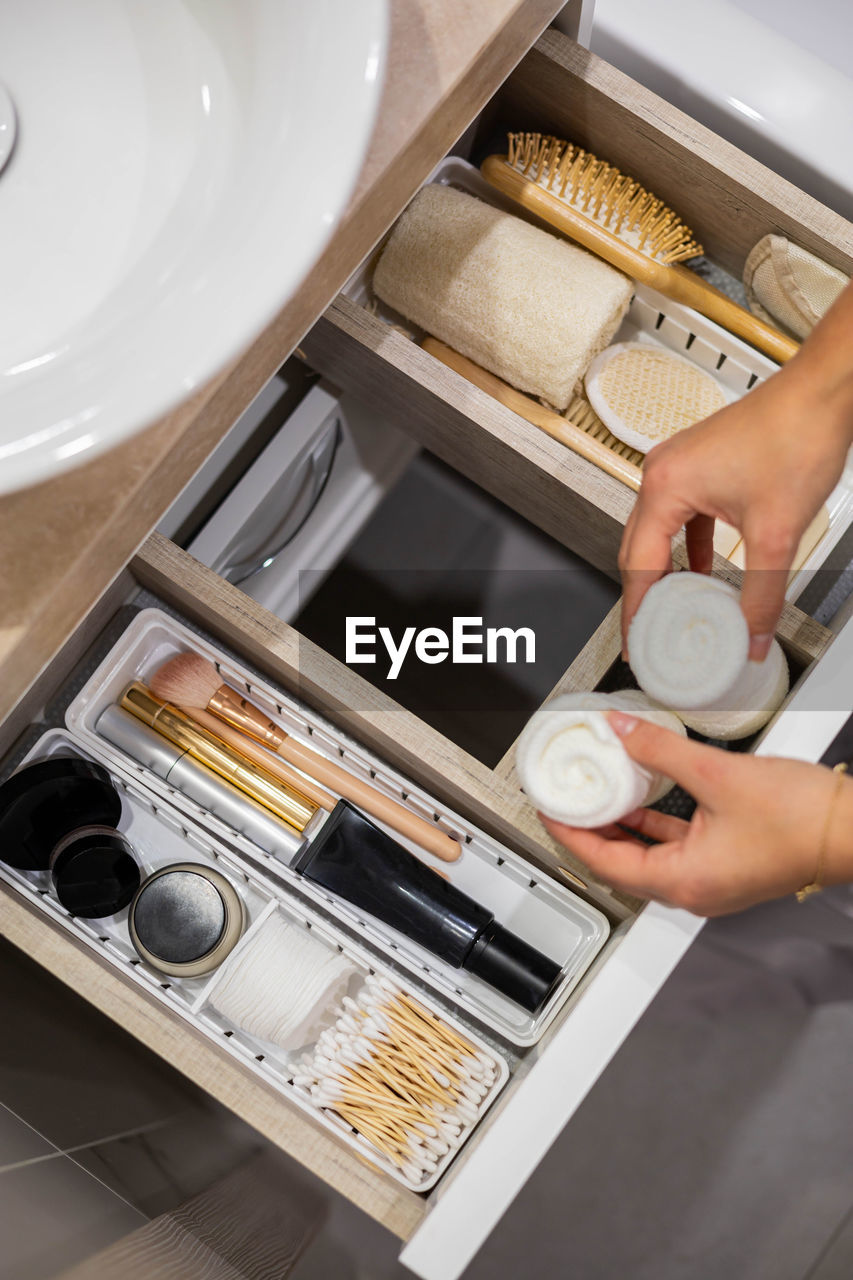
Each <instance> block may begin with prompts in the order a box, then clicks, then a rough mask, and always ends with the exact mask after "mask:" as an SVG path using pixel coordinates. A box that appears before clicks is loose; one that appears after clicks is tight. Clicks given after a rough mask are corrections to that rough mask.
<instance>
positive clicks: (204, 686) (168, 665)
mask: <svg viewBox="0 0 853 1280" xmlns="http://www.w3.org/2000/svg"><path fill="white" fill-rule="evenodd" d="M148 684H149V688H150V689H151V692H152V693H153V694H154V696H155V698H161V699H162V700H163V702H171V703H172V704H173V705H174V706H177V707H202V708H204V707H206V706H207V704H208V703H209V702H210V699H211V698H212V697H213V695H214V694H215V693H216V690H217V689H218V688H219V687H220V686H221V684H222V676H221V675H220V674H219V672H218V671H217V670H216V667H215V666H214V665H213V663H212V662H209V661H208V659H207V658H203V657H202V656H201V654H200V653H192V652H189V653H179V654H178V655H177V657H175V658H170V659H169V661H168V662H164V663H163V665H162V667H158V669H157V670H156V671H155V672H154V674H153V676H152V677H151V679H150V680H149V682H148Z"/></svg>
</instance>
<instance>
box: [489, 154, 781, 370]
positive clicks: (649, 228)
mask: <svg viewBox="0 0 853 1280" xmlns="http://www.w3.org/2000/svg"><path fill="white" fill-rule="evenodd" d="M482 172H483V176H484V177H485V178H486V179H487V180H488V181H489V182H491V183H492V185H493V186H495V187H497V188H498V190H499V191H502V192H503V193H504V195H507V196H510V197H511V198H512V199H513V200H515V201H517V203H518V204H520V205H521V206H522V207H523V208H525V209H527V210H529V212H531V213H534V214H536V215H537V216H538V217H540V218H542V219H543V220H544V221H545V222H548V223H550V224H551V226H552V227H556V228H557V229H558V230H559V231H562V232H563V234H564V235H567V236H569V237H570V239H572V240H574V241H576V242H577V243H578V244H582V245H583V246H584V248H586V249H591V250H592V252H593V253H597V254H598V255H599V257H601V258H604V259H605V261H607V262H609V263H610V264H611V266H614V267H618V268H619V270H620V271H624V272H625V274H626V275H629V276H631V278H632V279H633V280H637V281H639V282H641V283H642V284H647V285H649V286H650V287H651V288H652V289H657V291H658V293H662V294H664V296H665V297H667V298H672V299H673V301H675V302H681V303H684V304H685V306H688V307H694V308H695V309H696V310H697V311H699V312H701V314H702V315H704V316H707V317H708V318H709V319H710V320H715V321H716V322H717V323H718V324H721V325H722V326H723V327H724V328H725V329H728V330H729V331H730V332H731V333H733V334H736V335H737V337H739V338H744V339H745V340H746V341H747V342H751V343H752V344H753V346H755V347H758V349H759V350H761V351H764V352H766V353H767V355H769V356H771V357H772V358H773V359H774V360H778V361H780V362H784V361H785V360H790V359H791V357H792V356H794V355H796V353H797V351H798V350H799V345H798V343H796V342H794V341H792V339H790V338H787V337H785V335H784V334H781V333H779V332H778V330H776V329H773V328H772V327H771V326H770V325H768V324H764V322H763V321H761V320H759V319H758V318H757V317H756V316H753V315H751V314H750V313H749V312H748V311H745V310H744V309H743V307H739V306H738V305H737V303H735V302H733V301H732V300H731V298H727V297H726V295H725V294H724V293H720V291H719V290H718V289H715V288H714V287H713V286H712V285H710V284H708V283H707V282H706V281H705V280H702V279H701V278H700V277H699V276H697V275H695V274H694V273H693V272H692V271H688V270H687V269H686V268H685V267H682V266H679V265H678V264H679V263H681V262H684V261H686V260H687V259H688V258H694V257H696V256H698V255H699V254H700V253H701V252H702V246H701V245H700V244H698V243H697V242H696V240H695V239H694V238H693V234H692V232H691V231H690V229H689V228H688V227H686V226H685V225H684V223H683V222H682V221H681V220H680V219H679V218H678V217H677V216H676V215H675V214H674V213H673V212H672V210H671V209H668V208H667V206H666V205H665V204H664V203H663V201H662V200H659V199H658V198H657V197H656V196H654V195H652V194H651V192H649V191H646V190H645V188H643V187H641V186H640V184H639V183H638V182H637V181H636V180H635V179H634V178H630V177H628V176H627V175H625V174H623V173H621V172H620V171H619V170H618V169H616V168H614V167H613V165H610V164H607V163H606V161H604V160H599V159H597V157H596V156H594V155H591V154H590V153H589V152H587V151H583V150H581V148H580V147H576V146H574V145H573V144H572V143H569V142H561V141H560V139H559V138H552V137H548V136H544V135H542V134H539V133H511V134H510V135H509V146H508V153H507V155H505V156H499V155H492V156H487V157H486V159H485V160H484V161H483V164H482Z"/></svg>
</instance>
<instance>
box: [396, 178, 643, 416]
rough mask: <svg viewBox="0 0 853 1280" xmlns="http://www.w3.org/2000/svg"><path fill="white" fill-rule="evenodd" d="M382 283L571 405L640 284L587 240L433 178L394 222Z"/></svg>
mask: <svg viewBox="0 0 853 1280" xmlns="http://www.w3.org/2000/svg"><path fill="white" fill-rule="evenodd" d="M373 289H374V292H375V293H376V296H377V297H378V298H380V299H381V300H382V301H383V302H385V303H387V304H388V305H389V306H391V307H394V309H395V310H397V311H399V312H400V313H401V314H402V315H404V316H405V317H406V318H407V319H408V320H410V321H412V322H413V323H415V324H417V325H419V326H420V327H421V328H423V329H425V330H426V331H427V332H428V333H431V334H434V335H435V336H436V337H437V338H440V339H441V341H442V342H446V343H447V344H448V345H449V346H451V347H453V348H455V349H456V350H457V351H461V352H462V354H463V355H466V356H468V357H469V358H470V359H471V360H475V361H476V362H477V363H478V364H480V365H482V366H483V368H484V369H488V370H490V372H492V373H495V374H497V375H498V377H501V378H503V379H504V380H505V381H506V382H509V383H511V384H512V385H513V386H515V387H518V388H519V389H520V390H522V391H527V392H529V393H531V394H532V395H535V396H541V397H542V398H543V399H545V400H547V401H548V402H549V403H550V404H552V405H555V406H556V407H557V408H559V409H565V408H566V406H567V405H568V403H569V401H570V399H571V396H572V389H573V388H574V387H575V385H576V384H577V383H578V381H579V380H580V379H581V378H582V377H583V374H584V371H585V369H586V368H587V365H588V364H589V362H590V360H592V358H593V356H595V355H596V354H597V353H598V352H599V351H601V350H602V349H603V348H604V347H605V346H606V345H607V343H608V342H609V341H610V339H611V338H612V337H613V335H614V333H615V332H616V330H617V328H618V327H619V324H620V323H621V320H622V317H623V316H624V314H625V311H626V310H627V307H628V303H629V302H630V299H631V292H632V285H631V282H630V281H629V280H628V279H627V278H626V277H625V276H623V275H622V274H621V272H619V271H615V270H614V269H613V267H610V266H608V265H607V263H604V262H601V261H600V259H598V258H595V257H593V256H592V254H589V253H586V252H585V251H584V250H583V249H578V248H577V247H576V246H574V245H570V244H566V243H565V242H564V241H563V240H560V239H558V238H557V237H556V236H553V235H550V234H549V233H548V232H546V231H540V230H539V229H538V228H536V227H532V226H530V225H529V224H528V223H527V222H524V221H522V220H521V219H520V218H515V217H513V216H512V215H511V214H508V213H503V212H501V210H499V209H495V208H493V207H492V206H490V205H487V204H485V203H484V202H483V201H482V200H478V199H477V198H476V197H475V196H470V195H467V194H466V193H465V192H463V191H457V190H455V189H454V188H451V187H446V186H442V185H440V184H437V183H435V184H432V185H429V186H426V187H424V188H423V189H422V190H421V191H419V192H418V194H417V196H415V198H414V200H413V201H412V203H411V204H410V205H409V207H408V208H407V209H406V211H405V212H404V213H403V215H402V216H401V218H400V219H399V221H398V222H397V224H396V226H395V227H394V230H393V231H392V233H391V236H390V238H389V240H388V243H387V244H386V246H385V249H384V250H383V252H382V256H381V257H380V259H379V262H378V263H377V266H376V270H375V272H374V277H373Z"/></svg>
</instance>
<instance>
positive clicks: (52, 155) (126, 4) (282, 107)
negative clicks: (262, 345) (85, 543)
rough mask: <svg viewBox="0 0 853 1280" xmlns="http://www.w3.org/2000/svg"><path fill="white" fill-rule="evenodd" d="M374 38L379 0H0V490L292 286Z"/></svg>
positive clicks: (161, 391)
mask: <svg viewBox="0 0 853 1280" xmlns="http://www.w3.org/2000/svg"><path fill="white" fill-rule="evenodd" d="M386 44H387V2H386V0H358V2H357V3H352V2H351V0H5V3H3V4H2V6H0V82H2V84H3V85H5V87H6V89H7V91H8V94H9V96H10V98H11V100H12V103H13V104H14V110H15V114H16V116H17V140H16V142H15V146H14V149H13V151H12V154H11V158H10V159H9V160H8V163H7V165H6V167H5V168H4V169H2V171H0V281H2V284H0V492H8V491H9V490H13V489H16V488H20V487H23V486H25V485H28V484H32V483H34V482H35V481H38V480H42V479H45V478H47V477H48V476H51V475H54V474H55V473H57V472H58V471H61V470H63V469H65V468H67V467H70V466H74V465H76V464H77V463H79V462H81V461H84V460H87V459H89V458H90V457H92V456H94V455H95V454H96V453H98V452H101V451H103V450H104V449H107V448H110V447H111V446H113V445H115V444H117V443H118V442H119V441H121V440H123V439H125V438H126V437H127V436H129V435H132V434H133V433H134V432H135V431H137V430H139V429H140V428H141V427H143V426H145V425H147V424H148V423H150V422H152V421H154V420H155V419H157V418H158V417H159V416H161V415H162V414H163V413H165V412H166V411H167V410H168V409H170V408H172V407H173V406H174V405H175V404H177V403H178V402H179V401H181V400H182V399H184V398H185V397H186V396H187V395H188V394H189V393H190V392H191V391H192V390H193V389H194V388H195V387H197V386H198V385H199V384H201V383H203V382H204V381H205V379H207V378H208V377H209V376H210V375H211V374H213V373H214V372H215V371H216V370H217V369H218V368H220V367H221V366H222V365H223V364H225V363H226V362H227V361H228V360H229V359H230V358H232V357H234V356H236V355H237V354H238V353H239V351H240V350H241V349H242V348H244V347H245V346H246V345H247V344H248V343H249V342H250V341H251V340H252V339H253V337H254V336H255V335H256V334H257V333H258V332H259V331H260V330H261V329H262V328H263V326H264V325H265V323H267V322H268V321H269V320H270V318H271V317H272V316H273V315H274V314H275V312H276V311H277V310H278V309H279V308H280V307H281V306H282V305H283V304H284V303H285V302H286V301H287V299H288V298H289V297H290V296H291V295H292V294H293V293H294V292H295V290H296V288H297V286H298V284H299V282H300V279H301V278H302V277H303V276H304V275H305V273H306V271H307V270H308V269H309V268H310V266H311V265H312V264H313V262H314V261H315V260H316V258H317V256H318V255H319V253H320V251H321V249H322V247H323V245H324V244H325V242H326V241H327V239H328V238H329V235H330V234H331V231H332V229H333V228H334V225H335V223H336V222H337V220H338V218H339V216H340V215H341V213H342V212H343V209H344V207H345V205H346V203H347V200H348V198H349V196H350V193H351V191H352V188H353V185H354V182H355V179H356V177H357V174H358V171H359V168H360V166H361V162H362V160H363V157H364V152H365V149H366V145H367V142H368V139H369V136H370V133H371V129H372V126H373V120H374V115H375V110H376V105H377V101H378V97H379V91H380V87H381V79H382V69H383V66H384V53H385V48H386Z"/></svg>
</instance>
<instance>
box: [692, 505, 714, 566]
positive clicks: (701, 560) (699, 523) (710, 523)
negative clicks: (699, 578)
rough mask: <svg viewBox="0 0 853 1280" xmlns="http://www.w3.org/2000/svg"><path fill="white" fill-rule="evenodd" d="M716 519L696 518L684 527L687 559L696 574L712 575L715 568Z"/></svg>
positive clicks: (708, 517)
mask: <svg viewBox="0 0 853 1280" xmlns="http://www.w3.org/2000/svg"><path fill="white" fill-rule="evenodd" d="M714 523H715V521H714V517H713V516H701V515H700V516H694V517H693V519H692V520H688V521H687V524H686V525H685V526H684V532H685V537H686V542H687V559H688V561H689V562H690V568H691V569H692V570H693V572H694V573H710V572H711V570H712V569H713V567H714Z"/></svg>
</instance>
